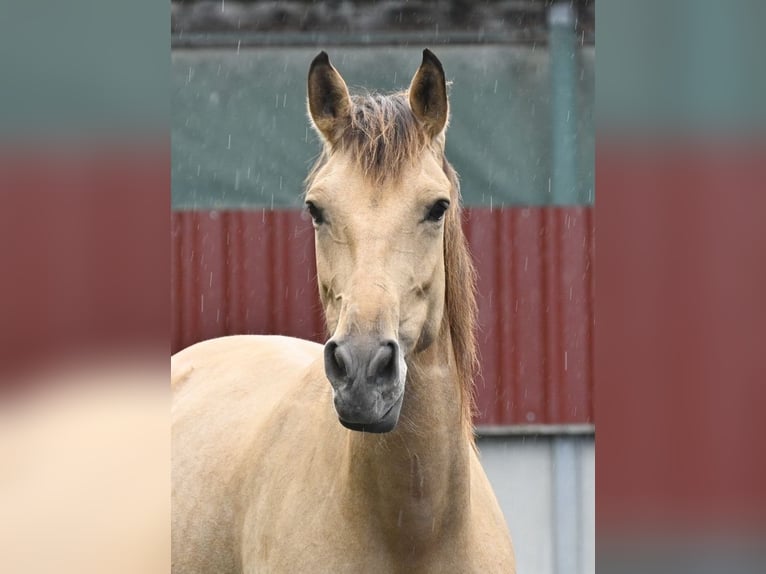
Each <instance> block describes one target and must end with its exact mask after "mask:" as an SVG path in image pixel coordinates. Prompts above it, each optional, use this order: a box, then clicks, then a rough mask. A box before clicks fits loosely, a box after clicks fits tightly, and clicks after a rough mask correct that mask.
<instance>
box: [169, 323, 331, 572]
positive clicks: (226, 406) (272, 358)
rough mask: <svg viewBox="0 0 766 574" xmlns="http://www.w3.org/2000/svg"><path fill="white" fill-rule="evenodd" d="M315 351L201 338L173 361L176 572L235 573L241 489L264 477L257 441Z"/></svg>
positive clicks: (263, 341) (297, 345)
mask: <svg viewBox="0 0 766 574" xmlns="http://www.w3.org/2000/svg"><path fill="white" fill-rule="evenodd" d="M321 349H322V348H321V346H320V345H316V344H315V343H310V342H308V341H302V340H299V339H291V338H287V337H271V336H255V335H250V336H235V337H223V338H219V339H213V340H209V341H205V342H202V343H198V344H196V345H193V346H191V347H189V348H187V349H184V350H183V351H181V352H179V353H177V354H176V355H174V356H173V358H172V362H171V380H172V381H173V399H172V408H171V420H172V448H173V454H172V461H173V471H172V489H173V495H172V498H173V508H174V511H173V569H174V571H179V572H180V571H183V572H204V571H216V572H236V571H237V570H238V569H239V566H238V560H239V558H238V557H239V556H240V548H239V547H238V546H239V538H240V536H241V532H239V525H240V524H241V520H242V516H243V514H244V513H245V512H246V507H247V503H248V500H247V498H248V492H247V485H250V484H252V483H253V478H252V477H253V476H254V475H257V474H259V473H260V472H262V468H261V467H262V466H263V464H262V462H261V459H262V453H263V452H264V449H266V450H267V445H266V444H264V441H263V437H264V436H266V435H268V434H269V431H268V428H269V426H270V421H271V420H272V418H273V417H272V414H273V412H274V411H275V410H276V409H277V408H278V406H279V404H280V403H284V402H287V401H289V396H290V393H291V392H294V391H295V390H296V389H298V388H300V385H301V382H302V379H303V378H304V376H305V375H304V373H305V372H306V370H307V367H308V366H310V365H311V364H312V363H316V362H317V360H318V359H319V358H321V356H322V354H321ZM286 397H288V398H286Z"/></svg>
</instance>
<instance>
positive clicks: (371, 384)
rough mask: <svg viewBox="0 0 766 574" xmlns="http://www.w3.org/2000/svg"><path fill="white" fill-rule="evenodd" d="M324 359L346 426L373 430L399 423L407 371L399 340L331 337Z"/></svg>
mask: <svg viewBox="0 0 766 574" xmlns="http://www.w3.org/2000/svg"><path fill="white" fill-rule="evenodd" d="M324 361H325V374H326V375H327V378H328V379H329V381H330V384H331V385H332V388H333V403H334V405H335V411H336V413H337V414H338V419H339V420H340V423H341V424H342V425H343V426H345V427H346V428H348V429H351V430H356V431H363V432H374V433H383V432H389V431H391V430H393V429H394V427H396V423H397V422H398V420H399V413H400V411H401V408H402V402H403V400H404V381H405V380H406V375H407V365H406V363H405V361H404V357H403V356H402V352H401V348H400V347H399V344H398V343H397V342H396V341H394V340H392V339H387V340H382V341H381V340H379V339H373V338H367V337H364V338H350V339H346V340H335V339H330V340H329V341H328V342H327V344H326V345H325V348H324Z"/></svg>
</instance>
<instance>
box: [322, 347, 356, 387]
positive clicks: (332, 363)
mask: <svg viewBox="0 0 766 574" xmlns="http://www.w3.org/2000/svg"><path fill="white" fill-rule="evenodd" d="M349 367H350V365H349V357H348V350H347V349H346V348H345V347H344V346H342V345H339V344H338V343H336V342H335V341H328V342H327V344H326V345H325V347H324V369H325V373H326V374H327V377H328V378H329V379H330V382H332V383H339V382H340V381H342V380H345V379H346V378H347V377H348V369H349Z"/></svg>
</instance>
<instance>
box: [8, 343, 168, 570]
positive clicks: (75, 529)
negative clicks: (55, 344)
mask: <svg viewBox="0 0 766 574" xmlns="http://www.w3.org/2000/svg"><path fill="white" fill-rule="evenodd" d="M26 378H27V380H25V381H23V384H24V386H25V387H27V388H29V386H31V387H33V388H34V389H35V390H34V391H31V392H28V393H24V394H23V395H22V394H17V395H16V396H14V397H11V398H10V399H8V400H6V401H4V402H3V403H0V460H2V461H3V462H2V468H1V469H0V508H2V513H0V572H6V573H17V572H18V573H20V572H24V573H29V574H48V573H51V574H53V573H56V574H91V573H93V574H96V573H99V574H101V573H106V572H108V573H110V574H122V573H125V574H127V573H145V574H154V573H160V572H168V571H169V568H170V532H169V528H168V524H169V516H170V499H169V496H168V492H169V478H170V435H169V431H168V407H169V387H168V385H167V368H166V366H165V365H161V366H160V367H158V365H157V364H156V363H153V362H151V361H147V360H146V359H145V358H141V357H139V358H136V357H122V358H118V359H115V358H111V359H106V358H104V357H100V358H98V359H96V360H91V361H87V362H77V363H71V362H70V363H68V364H66V365H64V364H58V365H54V364H51V365H48V366H47V368H46V369H45V370H44V372H39V373H37V374H36V375H27V377H26ZM17 383H18V384H21V383H22V381H17Z"/></svg>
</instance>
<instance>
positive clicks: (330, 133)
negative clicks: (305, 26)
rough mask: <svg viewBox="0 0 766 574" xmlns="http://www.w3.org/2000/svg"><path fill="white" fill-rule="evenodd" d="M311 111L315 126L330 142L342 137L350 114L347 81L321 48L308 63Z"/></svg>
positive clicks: (332, 142)
mask: <svg viewBox="0 0 766 574" xmlns="http://www.w3.org/2000/svg"><path fill="white" fill-rule="evenodd" d="M308 92H309V114H310V115H311V120H312V121H313V122H314V127H315V128H316V129H317V131H318V132H319V134H320V135H321V136H322V137H324V138H325V139H326V140H327V141H328V142H330V143H331V144H334V143H335V142H336V141H337V140H338V138H340V136H341V134H342V133H343V130H344V129H345V128H346V126H347V125H348V121H349V119H350V117H351V96H349V94H348V88H347V87H346V82H344V81H343V78H342V77H341V75H340V74H339V73H338V71H337V70H336V69H335V68H334V67H333V66H332V64H331V63H330V58H329V57H328V56H327V53H326V52H324V51H322V52H319V55H318V56H317V57H316V58H314V61H312V62H311V66H310V67H309V81H308Z"/></svg>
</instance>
